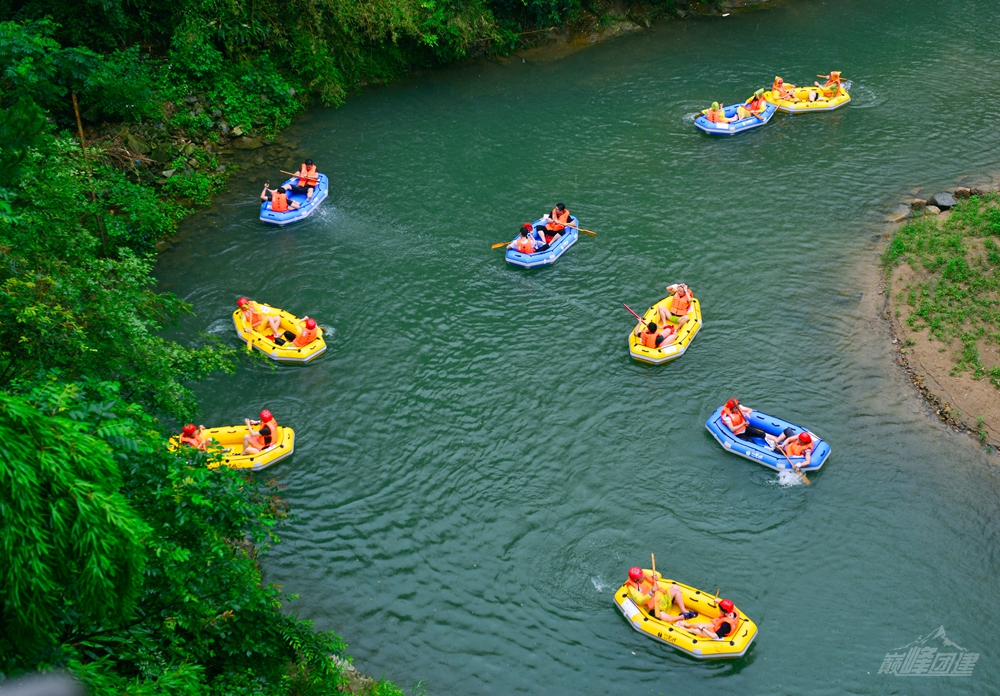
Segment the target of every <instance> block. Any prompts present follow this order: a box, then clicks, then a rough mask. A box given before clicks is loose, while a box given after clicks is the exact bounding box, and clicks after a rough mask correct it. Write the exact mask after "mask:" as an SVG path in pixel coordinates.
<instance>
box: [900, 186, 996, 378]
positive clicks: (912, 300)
mask: <svg viewBox="0 0 1000 696" xmlns="http://www.w3.org/2000/svg"><path fill="white" fill-rule="evenodd" d="M998 241H1000V196H998V195H997V194H989V195H986V196H982V197H976V198H970V199H968V200H965V201H961V202H960V203H959V204H958V205H957V206H956V207H955V208H953V209H952V211H951V215H950V216H949V217H948V219H947V220H945V221H944V222H941V221H939V220H938V219H936V218H933V217H930V216H928V217H923V218H917V219H915V220H912V221H910V222H908V223H907V224H905V225H903V226H902V227H900V228H899V229H898V230H897V231H896V234H895V235H894V236H893V238H892V240H891V241H890V242H889V245H888V246H887V247H886V249H885V251H884V252H883V259H882V260H883V262H884V264H885V265H886V267H887V268H890V269H891V268H894V267H895V266H898V265H900V264H904V263H905V264H908V265H909V266H910V268H912V269H913V271H914V273H915V277H914V280H913V282H912V283H910V284H908V285H907V286H906V287H904V288H902V289H900V291H899V298H900V300H901V301H902V303H904V304H905V305H907V307H908V308H909V310H910V311H909V316H907V317H906V319H905V322H906V324H907V325H908V326H909V327H910V328H911V329H913V330H914V331H922V330H924V329H927V331H928V336H929V337H930V338H932V339H936V340H939V341H941V342H943V343H945V344H951V343H952V342H953V341H955V340H958V341H959V342H960V344H961V349H960V350H959V351H957V352H956V355H955V366H954V368H953V370H952V372H953V374H957V373H960V372H971V373H972V377H973V379H977V380H978V379H984V378H986V379H989V381H990V382H991V383H992V384H993V385H994V386H996V387H998V388H1000V366H994V367H986V366H985V365H983V363H982V355H981V348H982V347H983V346H989V345H1000V244H998ZM943 350H944V349H942V351H943Z"/></svg>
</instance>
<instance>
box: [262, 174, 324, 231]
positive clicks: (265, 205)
mask: <svg viewBox="0 0 1000 696" xmlns="http://www.w3.org/2000/svg"><path fill="white" fill-rule="evenodd" d="M317 179H318V180H317V182H316V188H314V189H313V196H312V198H311V199H309V200H306V194H304V193H296V192H294V191H289V192H288V194H287V195H288V210H286V211H284V212H280V213H279V212H277V211H274V210H271V202H270V201H264V202H262V203H261V204H260V221H261V222H264V223H267V224H268V225H278V226H279V227H284V226H285V225H291V224H292V223H293V222H298V221H300V220H305V219H306V218H307V217H309V215H311V214H312V212H313V211H314V210H316V208H318V207H319V204H320V203H322V202H323V200H324V199H325V198H326V196H327V194H328V193H329V192H330V180H329V179H328V178H327V176H326V174H317ZM298 180H299V179H298V177H292V178H291V179H289V180H288V181H286V182H285V184H294V183H296V182H297V181H298ZM285 184H282V186H284V185H285ZM293 202H295V203H298V204H299V207H298V208H292V203H293Z"/></svg>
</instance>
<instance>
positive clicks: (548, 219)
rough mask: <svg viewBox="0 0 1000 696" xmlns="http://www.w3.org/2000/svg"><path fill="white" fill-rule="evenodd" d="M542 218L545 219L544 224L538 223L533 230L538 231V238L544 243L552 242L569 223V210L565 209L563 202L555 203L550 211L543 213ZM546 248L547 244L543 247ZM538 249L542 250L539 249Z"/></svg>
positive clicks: (560, 235)
mask: <svg viewBox="0 0 1000 696" xmlns="http://www.w3.org/2000/svg"><path fill="white" fill-rule="evenodd" d="M542 220H543V221H545V226H544V227H543V226H542V225H539V226H538V227H536V228H535V232H536V233H538V238H539V239H540V240H541V241H542V242H543V243H545V244H547V245H550V244H554V243H555V241H556V240H557V239H559V238H560V237H562V231H563V230H564V229H565V228H566V225H567V224H568V223H569V210H567V209H566V205H565V204H564V203H556V207H555V208H553V209H552V212H551V213H549V214H548V215H544V216H543V217H542ZM545 248H546V249H548V246H546V247H545ZM539 251H542V250H541V249H540V250H539Z"/></svg>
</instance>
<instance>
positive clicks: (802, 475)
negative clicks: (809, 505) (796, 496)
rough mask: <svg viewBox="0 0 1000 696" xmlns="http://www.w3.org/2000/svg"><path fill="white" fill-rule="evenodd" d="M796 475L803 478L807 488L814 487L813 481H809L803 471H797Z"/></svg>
mask: <svg viewBox="0 0 1000 696" xmlns="http://www.w3.org/2000/svg"><path fill="white" fill-rule="evenodd" d="M795 473H797V474H798V475H799V476H801V477H802V483H804V484H806V485H807V486H811V485H812V481H810V480H809V477H808V476H806V475H805V474H803V473H802V472H801V471H796V472H795Z"/></svg>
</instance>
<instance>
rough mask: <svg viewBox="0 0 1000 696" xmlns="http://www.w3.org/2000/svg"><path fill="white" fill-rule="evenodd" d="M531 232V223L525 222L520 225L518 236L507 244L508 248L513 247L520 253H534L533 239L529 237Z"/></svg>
mask: <svg viewBox="0 0 1000 696" xmlns="http://www.w3.org/2000/svg"><path fill="white" fill-rule="evenodd" d="M529 234H531V223H530V222H526V223H524V224H523V225H521V231H520V232H519V233H518V236H517V237H515V238H514V241H513V242H511V243H510V244H508V245H507V248H508V249H513V250H514V251H518V252H520V253H522V254H534V253H535V250H536V249H535V241H534V240H533V239H532V238H531V237H529V236H528V235H529Z"/></svg>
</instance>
